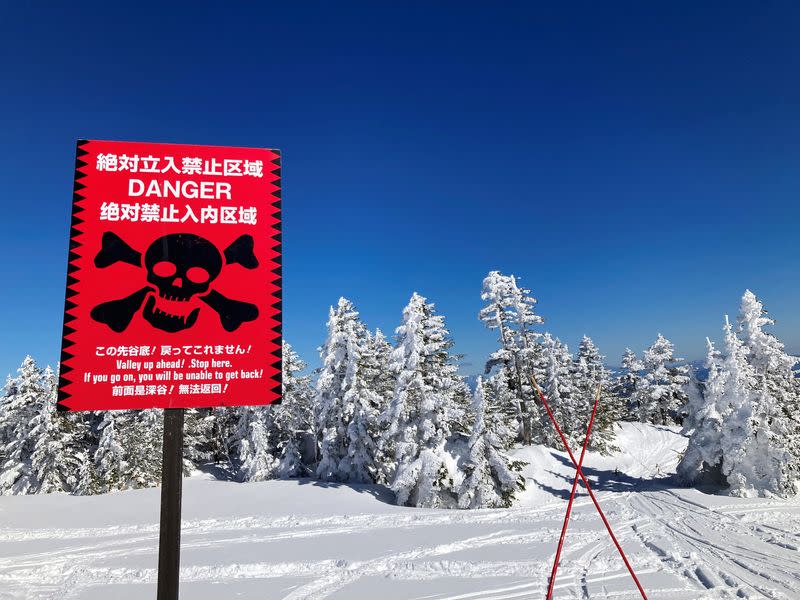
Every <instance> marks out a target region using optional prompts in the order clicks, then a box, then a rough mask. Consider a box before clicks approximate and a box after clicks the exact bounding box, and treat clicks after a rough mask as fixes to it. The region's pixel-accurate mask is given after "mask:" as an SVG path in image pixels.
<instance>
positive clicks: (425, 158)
mask: <svg viewBox="0 0 800 600" xmlns="http://www.w3.org/2000/svg"><path fill="white" fill-rule="evenodd" d="M33 4H34V3H22V2H19V3H14V4H13V5H9V6H8V7H6V8H5V9H4V14H3V19H2V22H0V50H1V51H2V52H0V57H2V58H0V60H2V82H3V85H2V93H0V131H2V138H1V139H2V150H0V180H1V181H2V196H0V197H2V207H3V215H4V219H3V227H2V234H0V251H2V257H3V258H2V260H1V261H0V280H1V281H2V288H1V289H0V331H1V332H2V338H1V339H2V344H0V372H2V374H5V372H8V371H11V370H12V369H14V368H15V367H16V365H17V364H18V363H19V362H20V360H21V359H22V357H23V355H24V354H26V353H32V354H34V355H35V356H36V357H37V358H38V359H39V360H40V361H42V362H50V363H52V362H54V361H55V360H57V356H58V348H59V343H60V342H59V335H60V328H61V318H62V307H63V295H64V291H63V286H64V276H65V269H66V265H65V261H66V245H67V225H68V218H69V217H68V215H69V207H70V200H71V185H72V183H71V177H72V169H73V156H74V141H75V139H76V138H79V137H88V138H99V139H123V140H145V141H172V142H184V143H200V144H203V143H206V144H220V145H242V146H269V147H278V148H281V149H282V150H283V151H284V171H283V175H284V179H283V183H284V218H285V234H284V236H285V237H284V242H285V244H284V249H285V263H284V264H285V267H284V269H285V270H284V274H285V279H284V282H285V302H284V306H285V335H286V338H287V339H288V340H289V341H290V342H291V343H292V344H294V345H295V346H296V348H297V349H298V350H299V351H300V352H301V354H302V355H303V356H304V357H305V358H306V359H308V360H310V362H312V363H315V362H316V361H317V359H316V357H315V349H316V347H317V346H318V345H319V343H320V342H321V341H322V339H323V337H324V334H325V330H324V326H325V319H326V317H327V308H328V306H329V305H330V304H332V303H335V302H336V300H337V299H338V297H339V296H340V295H345V296H347V297H349V298H351V299H352V300H353V301H354V302H355V303H356V304H357V306H358V307H359V308H360V310H361V312H362V315H363V317H364V318H365V320H366V322H367V323H368V324H369V325H370V326H371V327H381V328H382V329H384V330H385V331H392V330H393V329H394V327H395V326H396V325H397V324H398V321H399V319H400V315H401V310H402V308H403V306H404V304H405V303H406V302H407V300H408V298H409V296H410V295H411V293H412V292H413V291H414V290H417V291H419V292H420V293H422V294H423V295H425V296H428V297H429V298H430V299H431V300H433V301H435V302H436V303H437V305H438V307H439V309H440V310H441V311H442V312H443V313H444V314H445V315H446V316H447V318H448V323H449V325H450V328H451V330H452V332H453V335H454V337H455V340H456V343H457V350H459V351H461V352H463V353H464V354H466V363H467V364H466V365H465V367H464V372H465V373H475V372H479V371H480V370H481V368H482V364H483V361H484V359H485V356H486V354H487V353H488V352H490V351H491V350H492V349H494V348H495V336H494V334H493V333H491V332H489V331H487V330H485V329H484V328H483V326H482V324H481V323H480V322H479V321H478V320H477V318H476V314H477V312H478V310H479V309H480V306H481V302H480V298H479V293H480V286H481V280H482V278H483V276H484V275H485V273H486V272H487V271H489V270H490V269H500V270H502V271H503V272H507V273H515V274H517V275H519V276H521V277H523V278H524V283H525V284H526V285H527V286H529V287H531V288H532V289H533V290H534V293H535V296H536V297H537V298H538V299H539V309H540V312H541V314H542V315H544V316H545V318H546V319H547V328H548V329H549V330H550V331H552V332H553V333H555V334H556V335H558V336H560V337H561V338H562V339H563V340H565V341H566V342H567V343H569V344H570V346H571V347H573V348H574V347H575V346H576V344H577V341H578V339H579V338H580V336H581V335H582V334H584V333H586V334H589V335H591V336H592V337H593V338H594V339H595V341H596V342H597V343H598V345H599V346H600V348H601V350H602V351H603V352H604V353H605V354H607V355H609V362H611V363H614V362H616V361H617V360H618V357H619V355H620V354H621V352H622V351H623V349H624V347H625V346H631V347H632V348H634V349H635V350H637V351H641V350H642V349H644V348H645V347H646V346H647V345H648V344H649V343H650V342H651V341H652V339H654V338H655V336H656V334H657V333H658V332H662V333H663V334H664V335H666V336H667V337H669V338H670V339H672V340H673V341H674V342H675V343H676V345H677V348H678V352H679V353H680V354H681V355H682V356H685V357H687V358H690V359H695V358H699V357H701V356H702V355H703V353H704V346H703V344H704V337H705V336H706V335H711V336H716V337H719V336H718V334H719V331H720V327H721V324H722V318H723V314H724V313H725V312H729V313H731V314H732V315H733V314H735V312H736V310H737V306H738V299H739V297H740V296H741V294H742V292H743V291H744V289H745V288H747V287H750V288H752V289H753V290H754V291H755V292H756V293H757V294H759V295H760V296H761V297H762V298H763V299H764V300H765V302H766V304H767V307H768V308H769V309H770V311H771V313H772V314H773V315H774V316H775V317H776V318H777V319H778V320H779V323H778V326H777V327H776V329H775V331H776V332H777V333H778V334H779V336H780V337H781V338H782V339H783V340H784V341H786V342H787V344H788V346H789V348H790V349H791V350H793V351H795V352H800V315H798V306H800V277H798V258H800V253H799V252H798V249H799V248H800V236H798V226H800V194H798V192H799V191H800V110H798V107H800V78H799V77H798V73H800V40H798V34H797V32H798V31H800V9H799V8H798V6H797V5H796V4H792V3H789V2H768V3H722V2H719V3H717V2H707V3H693V2H676V3H659V4H658V6H654V5H653V3H641V2H619V3H612V4H613V6H611V5H610V4H609V3H605V2H603V3H597V2H594V3H580V2H577V3H569V8H566V9H563V11H562V10H557V9H554V8H552V7H545V6H543V5H539V6H535V5H533V3H501V4H502V7H500V4H498V5H497V6H496V7H495V8H489V7H490V4H487V3H465V2H452V3H447V2H433V3H428V2H412V3H376V2H369V3H350V2H308V3H220V2H217V3H210V2H209V3H206V2H197V3H186V4H183V5H181V6H176V5H173V3H159V4H155V3H154V4H148V3H141V2H134V3H131V2H127V3H108V2H105V3H102V4H100V3H98V4H96V5H91V3H83V2H82V3H77V4H76V3H69V4H61V3H38V4H39V5H40V6H39V7H34V6H33ZM550 4H559V3H550Z"/></svg>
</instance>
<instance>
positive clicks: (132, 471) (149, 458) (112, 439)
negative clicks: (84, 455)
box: [94, 409, 164, 491]
mask: <svg viewBox="0 0 800 600" xmlns="http://www.w3.org/2000/svg"><path fill="white" fill-rule="evenodd" d="M163 436H164V420H163V411H160V410H156V409H147V410H118V411H106V414H105V418H104V419H103V421H102V423H101V424H100V440H99V442H98V446H97V450H96V451H95V454H94V463H95V471H96V477H97V482H98V487H99V489H100V490H101V491H112V490H126V489H138V488H146V487H153V486H156V485H158V484H159V482H160V481H161V442H162V439H163Z"/></svg>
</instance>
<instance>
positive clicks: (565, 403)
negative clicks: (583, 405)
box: [534, 333, 580, 450]
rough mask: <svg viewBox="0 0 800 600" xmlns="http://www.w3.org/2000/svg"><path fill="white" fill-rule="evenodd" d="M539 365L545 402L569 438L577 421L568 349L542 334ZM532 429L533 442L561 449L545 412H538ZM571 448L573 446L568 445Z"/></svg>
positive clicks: (557, 340)
mask: <svg viewBox="0 0 800 600" xmlns="http://www.w3.org/2000/svg"><path fill="white" fill-rule="evenodd" d="M539 364H540V370H541V372H542V373H543V374H542V376H540V377H539V385H540V387H541V388H542V393H543V394H544V397H545V398H546V399H547V404H548V405H549V406H550V410H551V411H552V412H553V416H554V417H555V419H556V421H558V424H559V426H560V427H561V429H562V431H564V433H565V435H566V436H567V437H568V438H569V436H570V433H571V432H572V431H573V429H575V427H574V426H573V425H574V424H575V423H576V422H577V420H578V419H579V418H580V416H579V415H578V414H577V413H576V406H575V400H574V396H575V394H576V389H575V388H574V385H573V374H572V357H571V356H570V353H569V349H568V348H567V346H566V345H565V344H563V343H562V342H561V340H559V339H558V338H554V337H553V336H552V335H550V334H549V333H545V334H544V335H543V336H542V353H541V355H540V363H539ZM534 430H535V432H536V437H535V440H536V441H537V442H538V443H540V444H545V445H546V446H550V447H551V448H560V449H562V450H563V449H564V444H563V443H562V441H561V437H560V436H559V435H558V432H557V431H556V429H555V427H554V426H553V423H552V422H551V421H550V416H549V415H548V414H547V412H546V411H544V410H542V411H540V414H539V422H538V423H537V424H536V427H535V428H534ZM570 445H573V444H572V443H570Z"/></svg>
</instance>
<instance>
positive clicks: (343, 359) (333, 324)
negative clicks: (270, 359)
mask: <svg viewBox="0 0 800 600" xmlns="http://www.w3.org/2000/svg"><path fill="white" fill-rule="evenodd" d="M369 344H370V340H369V335H368V333H367V329H366V327H365V326H364V324H363V323H362V322H361V320H360V319H359V318H358V312H357V311H356V310H355V308H354V306H353V304H352V302H350V301H349V300H347V299H345V298H340V299H339V304H338V306H337V307H336V309H335V310H334V309H333V308H331V310H330V317H329V319H328V338H327V340H326V341H325V344H324V345H323V346H322V348H321V350H320V357H321V358H322V363H323V366H322V369H321V370H320V373H319V379H318V380H317V394H316V403H315V405H316V410H317V415H316V427H317V432H318V433H317V436H318V439H319V448H320V460H319V464H318V465H317V471H316V473H317V477H319V478H320V479H325V480H332V481H354V482H366V481H374V480H375V477H376V473H377V465H375V462H374V457H375V439H374V438H373V437H372V434H373V431H374V422H375V420H376V416H375V411H376V410H377V408H378V406H377V405H378V403H379V401H380V399H379V398H378V397H377V395H376V394H373V392H372V390H370V389H369V388H368V386H367V381H366V379H365V377H364V373H362V372H361V365H362V355H365V354H366V353H368V352H369V350H368V348H369Z"/></svg>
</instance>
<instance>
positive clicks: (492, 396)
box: [484, 369, 520, 448]
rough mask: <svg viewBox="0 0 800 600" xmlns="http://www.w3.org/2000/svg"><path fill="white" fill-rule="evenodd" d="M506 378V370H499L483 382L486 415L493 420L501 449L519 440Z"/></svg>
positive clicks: (514, 412) (512, 398)
mask: <svg viewBox="0 0 800 600" xmlns="http://www.w3.org/2000/svg"><path fill="white" fill-rule="evenodd" d="M508 376H509V372H508V371H507V370H506V369H499V370H498V371H497V372H496V373H494V374H493V375H492V376H491V377H489V379H488V380H487V381H485V382H484V393H485V396H486V414H487V415H488V417H489V418H491V419H493V420H494V423H495V425H494V430H495V435H497V439H498V440H499V441H500V442H501V444H502V446H503V448H510V447H511V446H512V445H513V444H514V442H515V441H516V440H517V439H518V438H519V428H520V423H519V421H518V420H517V411H516V408H515V406H516V404H515V399H514V397H513V392H512V386H510V385H509V384H508Z"/></svg>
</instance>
